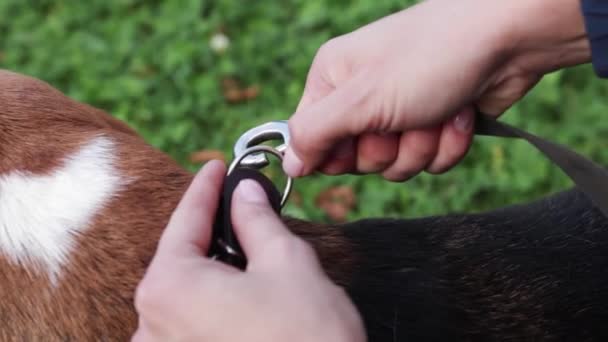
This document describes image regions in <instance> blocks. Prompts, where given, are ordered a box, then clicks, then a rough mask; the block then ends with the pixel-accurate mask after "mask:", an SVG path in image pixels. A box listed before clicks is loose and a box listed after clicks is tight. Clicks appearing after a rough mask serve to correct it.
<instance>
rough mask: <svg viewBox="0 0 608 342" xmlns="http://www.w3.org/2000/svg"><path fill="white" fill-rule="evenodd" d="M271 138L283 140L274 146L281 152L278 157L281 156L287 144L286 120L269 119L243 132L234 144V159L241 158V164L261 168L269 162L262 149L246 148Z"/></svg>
mask: <svg viewBox="0 0 608 342" xmlns="http://www.w3.org/2000/svg"><path fill="white" fill-rule="evenodd" d="M273 139H282V140H283V143H282V144H281V145H279V146H277V147H275V148H274V149H275V151H276V152H278V153H280V154H281V156H280V157H279V158H282V155H283V153H285V149H286V148H287V145H288V144H289V128H288V126H287V121H286V120H278V121H271V122H268V123H265V124H263V125H259V126H256V127H254V128H252V129H250V130H248V131H247V132H245V133H243V135H241V136H240V137H239V139H238V140H237V141H236V143H235V144H234V156H235V158H236V159H242V161H241V164H242V165H243V166H249V167H254V168H258V169H261V168H263V167H265V166H267V165H268V164H269V163H270V162H269V161H268V158H267V156H266V154H265V153H264V152H263V151H257V150H256V151H250V150H248V149H249V148H250V147H252V146H255V145H259V144H261V143H263V142H265V141H268V140H273ZM265 152H268V151H265ZM269 153H273V152H269ZM273 154H274V153H273ZM243 155H245V157H243ZM275 155H276V154H275ZM241 157H243V158H241Z"/></svg>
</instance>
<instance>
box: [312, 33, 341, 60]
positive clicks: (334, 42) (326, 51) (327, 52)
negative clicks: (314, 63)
mask: <svg viewBox="0 0 608 342" xmlns="http://www.w3.org/2000/svg"><path fill="white" fill-rule="evenodd" d="M340 44H341V37H334V38H331V39H329V40H328V41H326V42H325V43H323V44H321V46H320V47H319V50H318V51H317V58H329V56H331V55H333V54H334V51H336V50H337V49H338V46H339V45H340Z"/></svg>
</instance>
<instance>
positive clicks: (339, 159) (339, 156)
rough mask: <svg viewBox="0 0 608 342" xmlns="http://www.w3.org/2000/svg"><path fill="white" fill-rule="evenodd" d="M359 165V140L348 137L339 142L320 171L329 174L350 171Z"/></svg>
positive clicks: (320, 167)
mask: <svg viewBox="0 0 608 342" xmlns="http://www.w3.org/2000/svg"><path fill="white" fill-rule="evenodd" d="M356 167H357V141H356V139H354V138H349V139H346V140H345V141H342V142H340V143H339V144H338V146H337V147H336V148H334V149H333V150H332V152H331V153H330V154H329V156H328V157H327V160H325V161H324V162H323V163H322V164H321V165H320V166H319V171H321V172H322V173H324V174H327V175H338V174H343V173H348V172H351V171H353V170H355V169H356Z"/></svg>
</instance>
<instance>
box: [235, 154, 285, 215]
mask: <svg viewBox="0 0 608 342" xmlns="http://www.w3.org/2000/svg"><path fill="white" fill-rule="evenodd" d="M265 153H270V154H273V155H275V156H276V157H277V158H279V160H280V161H281V162H282V161H283V154H282V153H281V152H279V151H278V150H277V149H275V148H273V147H270V146H266V145H257V146H252V147H249V148H246V149H245V150H242V151H241V152H240V154H239V155H238V157H237V158H236V159H234V161H232V163H231V164H230V167H228V172H227V175H228V176H229V175H230V174H231V173H232V171H234V169H236V167H237V166H238V165H239V164H243V163H242V162H243V160H245V158H246V157H248V156H249V157H251V156H253V157H255V156H261V157H263V159H262V158H257V161H258V162H260V161H262V160H263V162H264V165H267V164H268V163H269V162H268V158H267V157H266V154H265ZM250 164H254V165H255V166H258V164H256V163H255V162H254V161H252V162H251V163H250ZM243 165H245V164H243ZM292 187H293V179H292V178H291V177H289V176H287V184H286V185H285V190H283V195H282V196H281V208H283V207H284V206H285V203H286V202H287V199H288V198H289V194H290V193H291V189H292Z"/></svg>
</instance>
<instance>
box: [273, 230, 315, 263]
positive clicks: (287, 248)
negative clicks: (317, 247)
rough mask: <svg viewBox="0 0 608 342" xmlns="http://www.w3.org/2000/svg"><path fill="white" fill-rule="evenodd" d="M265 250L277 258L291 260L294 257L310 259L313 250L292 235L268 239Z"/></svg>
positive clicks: (296, 258) (312, 255)
mask: <svg viewBox="0 0 608 342" xmlns="http://www.w3.org/2000/svg"><path fill="white" fill-rule="evenodd" d="M267 251H268V252H270V253H271V254H272V256H273V257H274V258H276V259H277V260H282V261H286V262H291V261H293V260H294V259H295V260H299V259H304V260H306V259H310V258H311V257H314V255H315V254H314V250H313V248H312V246H310V245H309V244H308V243H307V242H305V241H304V240H302V239H300V238H298V237H293V236H281V237H276V238H273V239H272V240H271V241H269V244H268V248H267Z"/></svg>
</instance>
